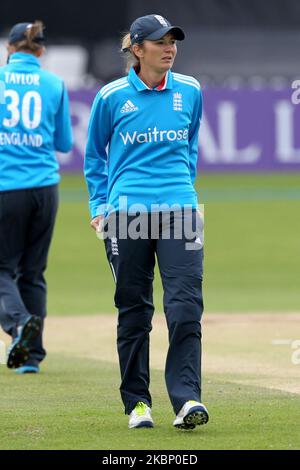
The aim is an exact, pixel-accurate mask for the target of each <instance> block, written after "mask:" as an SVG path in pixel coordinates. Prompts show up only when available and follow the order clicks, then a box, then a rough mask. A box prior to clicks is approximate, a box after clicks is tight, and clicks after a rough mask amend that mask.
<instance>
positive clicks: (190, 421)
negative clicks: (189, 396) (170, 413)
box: [173, 400, 209, 429]
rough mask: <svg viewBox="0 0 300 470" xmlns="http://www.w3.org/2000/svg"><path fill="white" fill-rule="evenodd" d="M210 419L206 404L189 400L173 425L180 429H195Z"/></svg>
mask: <svg viewBox="0 0 300 470" xmlns="http://www.w3.org/2000/svg"><path fill="white" fill-rule="evenodd" d="M208 420H209V416H208V411H207V409H206V408H205V406H204V405H203V404H202V403H199V402H198V401H194V400H189V401H187V402H186V403H185V404H184V405H183V407H182V408H181V410H180V411H179V413H178V415H177V416H176V419H175V421H174V422H173V426H175V427H176V428H179V429H194V428H195V427H196V426H197V425H199V426H201V425H202V424H206V423H207V422H208Z"/></svg>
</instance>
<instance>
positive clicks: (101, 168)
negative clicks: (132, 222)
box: [84, 68, 202, 217]
mask: <svg viewBox="0 0 300 470" xmlns="http://www.w3.org/2000/svg"><path fill="white" fill-rule="evenodd" d="M201 116H202V94H201V89H200V85H199V83H198V81H197V80H196V79H194V78H193V77H189V76H186V75H181V74H178V73H173V72H171V71H169V72H168V73H167V75H166V77H165V80H164V83H163V84H161V85H160V86H159V87H157V88H155V89H149V88H148V87H147V85H146V84H145V83H144V82H143V81H142V80H141V79H140V78H139V77H138V75H137V74H136V72H135V70H134V69H133V68H132V69H131V70H130V72H129V74H128V76H126V77H123V78H121V79H119V80H116V81H114V82H112V83H110V84H108V85H106V86H104V87H103V88H102V89H101V90H100V92H99V93H98V94H97V96H96V98H95V100H94V103H93V107H92V111H91V117H90V123H89V130H88V142H87V147H86V154H85V163H84V172H85V177H86V181H87V185H88V190H89V194H90V211H91V216H92V217H95V216H96V215H100V214H101V215H102V214H104V215H106V214H108V213H110V212H112V211H115V210H120V211H122V210H127V211H128V212H130V211H131V210H130V208H131V206H132V205H135V208H134V210H133V212H135V211H136V210H137V209H136V207H137V206H136V204H139V205H141V204H142V206H141V207H142V208H143V207H145V210H146V211H152V210H157V205H158V206H161V205H162V204H168V206H172V205H174V204H177V205H179V206H180V207H183V206H184V205H185V204H187V205H192V207H196V206H197V194H196V192H195V189H194V187H193V183H194V181H195V177H196V165H197V157H198V131H199V125H200V119H201ZM124 196H126V198H127V199H126V201H125V199H124ZM120 197H121V198H122V199H120ZM124 204H125V205H124ZM141 210H142V209H141Z"/></svg>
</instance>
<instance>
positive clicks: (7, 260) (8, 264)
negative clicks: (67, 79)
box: [0, 21, 72, 374]
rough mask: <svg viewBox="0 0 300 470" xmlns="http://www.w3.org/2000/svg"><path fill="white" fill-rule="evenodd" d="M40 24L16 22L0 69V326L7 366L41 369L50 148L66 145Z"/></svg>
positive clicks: (62, 101) (62, 110) (63, 104)
mask: <svg viewBox="0 0 300 470" xmlns="http://www.w3.org/2000/svg"><path fill="white" fill-rule="evenodd" d="M43 30H44V28H43V24H42V23H41V22H39V21H36V22H35V23H18V24H16V25H15V26H14V27H13V28H12V30H11V31H10V34H9V38H8V46H7V49H8V56H9V57H8V64H7V65H6V66H5V67H2V68H0V80H1V81H2V83H4V87H5V91H4V97H5V103H4V105H2V110H1V119H0V324H1V326H2V328H3V329H4V331H5V332H6V333H8V334H9V335H11V336H12V339H13V341H12V344H11V346H10V348H9V350H8V357H7V366H8V367H9V368H11V369H16V371H17V372H18V373H20V374H23V373H37V372H39V364H40V362H41V361H42V360H43V359H44V357H45V355H46V351H45V349H44V347H43V338H42V334H43V325H44V318H45V316H46V281H45V278H44V271H45V269H46V263H47V255H48V250H49V246H50V242H51V238H52V233H53V228H54V222H55V216H56V211H57V205H58V188H57V185H58V182H59V179H60V177H59V173H58V162H57V160H56V157H55V151H56V150H58V151H60V152H68V151H69V150H70V149H71V146H72V131H71V124H70V115H69V104H68V96H67V92H66V89H65V87H64V84H63V81H62V80H61V79H60V78H58V77H57V76H56V75H53V74H52V73H49V72H47V71H45V70H42V69H41V68H40V63H39V57H40V56H41V55H42V54H43V52H44V50H45V47H44V42H45V38H44V33H43Z"/></svg>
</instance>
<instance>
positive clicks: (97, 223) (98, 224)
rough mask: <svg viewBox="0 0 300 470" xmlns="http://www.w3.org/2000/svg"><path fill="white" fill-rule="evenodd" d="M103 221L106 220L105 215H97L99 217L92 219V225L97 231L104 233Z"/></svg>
mask: <svg viewBox="0 0 300 470" xmlns="http://www.w3.org/2000/svg"><path fill="white" fill-rule="evenodd" d="M103 221H104V216H103V215H97V217H94V218H93V219H92V220H91V224H90V225H91V227H92V228H93V229H94V230H96V233H97V234H98V233H102V232H103Z"/></svg>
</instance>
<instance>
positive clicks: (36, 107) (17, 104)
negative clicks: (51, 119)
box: [3, 90, 42, 129]
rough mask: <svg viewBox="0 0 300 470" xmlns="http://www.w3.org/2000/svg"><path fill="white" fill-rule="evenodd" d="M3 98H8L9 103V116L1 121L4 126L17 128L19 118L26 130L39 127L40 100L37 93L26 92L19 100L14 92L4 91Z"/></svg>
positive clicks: (40, 114) (40, 116)
mask: <svg viewBox="0 0 300 470" xmlns="http://www.w3.org/2000/svg"><path fill="white" fill-rule="evenodd" d="M4 97H5V98H10V103H9V104H7V110H8V111H9V112H10V116H9V117H6V118H4V119H3V125H4V126H6V127H15V126H17V125H18V123H19V121H20V118H21V116H22V120H23V124H24V126H25V127H26V128H27V129H36V128H37V127H38V126H39V125H40V122H41V118H42V98H41V95H40V94H39V93H38V92H37V91H27V92H26V93H25V94H24V96H23V99H22V100H20V96H19V94H18V93H17V92H16V91H15V90H5V92H4Z"/></svg>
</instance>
